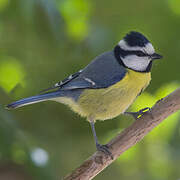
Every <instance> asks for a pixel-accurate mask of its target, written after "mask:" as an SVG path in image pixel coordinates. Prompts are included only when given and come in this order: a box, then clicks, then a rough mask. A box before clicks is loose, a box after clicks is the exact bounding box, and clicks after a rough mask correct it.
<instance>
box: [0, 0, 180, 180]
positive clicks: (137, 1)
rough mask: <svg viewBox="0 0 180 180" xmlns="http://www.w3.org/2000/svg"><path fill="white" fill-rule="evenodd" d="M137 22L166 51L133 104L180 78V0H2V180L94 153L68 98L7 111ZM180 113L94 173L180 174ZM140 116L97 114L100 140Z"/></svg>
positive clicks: (48, 172) (38, 175) (45, 173)
mask: <svg viewBox="0 0 180 180" xmlns="http://www.w3.org/2000/svg"><path fill="white" fill-rule="evenodd" d="M131 30H136V31H140V32H142V33H144V34H145V35H146V36H147V37H148V38H149V39H150V40H151V41H152V42H153V45H154V46H155V48H156V50H157V52H159V53H160V54H163V55H164V59H163V60H162V61H159V62H157V63H156V64H154V67H153V71H152V82H151V85H150V86H149V87H148V89H147V90H146V92H144V93H143V94H142V95H141V96H140V97H139V98H138V99H137V100H136V102H135V103H134V104H133V106H132V107H131V109H132V110H138V109H140V108H143V107H146V106H152V105H153V104H154V103H155V102H156V100H158V99H160V98H162V97H164V96H166V95H167V94H168V93H170V92H172V91H173V90H174V89H176V88H177V87H179V86H180V72H179V67H180V59H179V56H180V55H179V52H180V36H179V32H180V1H179V0H158V1H157V0H144V1H143V0H134V1H132V0H126V1H123V0H112V1H109V0H98V1H97V0H96V1H95V0H93V1H90V0H54V1H53V0H0V104H1V106H0V179H2V177H5V176H2V175H6V174H7V173H9V174H12V171H11V169H12V165H13V169H15V171H17V172H18V173H19V174H23V175H24V177H21V178H19V179H18V180H20V179H23V178H24V179H26V180H27V179H28V178H29V179H33V180H46V179H47V180H50V179H51V180H57V179H59V178H60V177H62V176H64V175H66V174H67V173H69V172H70V171H71V170H72V169H74V168H75V167H77V166H78V165H79V164H80V163H81V162H82V161H83V160H85V159H86V158H87V157H88V156H90V155H91V154H92V153H93V152H94V151H95V145H94V141H93V137H92V133H91V130H90V126H89V124H88V123H87V122H86V121H85V120H84V119H83V118H80V117H79V116H78V115H76V114H74V113H73V112H71V111H70V110H69V109H68V108H67V107H66V106H64V105H61V104H57V103H55V102H43V103H39V104H35V105H30V106H26V107H23V108H20V109H17V110H14V111H8V110H5V109H4V105H5V104H8V103H10V102H12V101H14V100H17V99H20V98H23V97H27V96H31V95H35V94H37V93H39V92H40V91H41V90H42V89H45V88H47V87H49V86H52V85H53V84H55V83H56V82H58V81H60V80H62V79H63V78H65V77H66V76H68V75H70V74H71V73H74V72H76V71H78V70H79V69H81V68H83V67H84V66H85V65H87V64H88V63H89V62H90V61H91V60H92V59H93V58H94V57H95V56H97V55H99V54H100V53H102V52H104V51H107V50H111V49H112V48H113V47H114V46H115V45H116V44H117V42H118V41H119V40H120V39H121V38H122V37H123V36H124V35H125V34H126V33H127V32H129V31H131ZM179 120H180V113H176V114H174V115H172V116H171V117H169V118H168V119H167V120H166V121H164V122H163V123H161V125H160V126H159V127H157V128H156V129H154V130H153V131H152V132H151V133H150V134H149V135H147V137H146V138H144V139H143V141H141V142H140V143H139V144H138V145H136V146H134V147H133V148H131V149H130V150H128V151H127V152H126V153H125V154H123V155H122V156H121V157H120V158H119V159H118V160H117V161H116V162H115V163H113V164H112V165H111V166H110V167H108V168H107V169H106V170H105V171H104V172H103V173H101V174H100V175H98V176H97V177H96V178H95V179H96V180H106V179H107V180H108V179H110V178H111V179H112V180H116V179H126V180H130V179H132V178H133V179H134V180H140V179H141V180H145V179H146V180H152V179H153V180H169V179H171V180H178V179H180V171H179V166H180V121H179ZM132 122H133V119H132V118H131V117H127V116H119V117H117V118H115V119H113V120H112V121H105V122H103V123H101V122H97V123H96V129H97V132H98V136H99V138H100V140H101V142H102V143H106V142H107V141H108V140H110V139H111V138H112V137H113V136H115V135H116V134H117V132H119V131H122V130H123V129H124V128H126V127H127V126H129V125H130V124H131V123H132ZM38 150H40V153H39V154H37V156H38V157H41V156H42V158H40V160H37V161H36V160H34V158H33V153H34V152H36V153H37V152H39V151H38ZM44 158H45V159H44ZM43 160H44V161H43ZM38 162H41V163H40V164H39V163H38ZM4 167H7V169H8V170H9V171H7V170H6V171H5V170H4ZM10 167H11V168H10ZM19 167H21V168H20V169H21V171H19V169H18V168H19ZM16 176H17V174H16V175H14V176H12V180H15V178H16ZM4 179H5V178H4ZM8 180H11V179H8Z"/></svg>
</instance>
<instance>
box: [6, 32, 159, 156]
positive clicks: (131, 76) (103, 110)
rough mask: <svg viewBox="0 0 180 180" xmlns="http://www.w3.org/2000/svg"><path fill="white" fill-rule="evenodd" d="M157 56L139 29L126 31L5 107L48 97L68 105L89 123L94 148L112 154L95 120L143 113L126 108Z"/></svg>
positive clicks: (145, 82)
mask: <svg viewBox="0 0 180 180" xmlns="http://www.w3.org/2000/svg"><path fill="white" fill-rule="evenodd" d="M161 58H162V56H161V55H159V54H157V53H156V52H155V49H154V47H153V45H152V44H151V42H150V41H149V40H148V39H147V38H146V37H145V36H144V35H143V34H142V33H140V32H136V31H130V32H129V33H127V34H126V35H125V36H124V37H123V38H122V40H120V41H119V42H118V43H117V44H116V45H115V47H114V48H113V49H112V50H110V51H107V52H104V53H102V54H101V55H99V56H97V57H96V58H95V59H94V60H92V61H91V62H90V63H89V64H88V65H87V66H86V67H85V68H83V69H81V70H79V71H78V72H76V73H74V74H72V75H70V76H69V77H67V78H66V79H64V80H62V81H60V82H58V83H56V84H55V85H54V86H52V87H50V88H48V89H45V90H43V91H42V92H41V93H39V94H38V95H36V96H32V97H28V98H24V99H21V100H18V101H16V102H13V103H11V104H8V105H7V106H6V107H7V108H8V109H14V108H18V107H22V106H25V105H29V104H33V103H38V102H42V101H48V100H51V101H56V102H59V103H62V104H65V105H68V106H69V107H70V108H71V109H72V110H73V111H74V112H76V113H78V114H79V115H81V116H82V117H86V119H87V121H88V122H89V123H90V125H91V129H92V133H93V136H94V140H95V145H96V148H97V150H98V151H102V152H104V153H105V154H107V155H110V156H111V157H112V153H111V152H110V150H109V147H108V145H103V144H100V143H99V141H98V138H97V135H96V130H95V122H96V121H97V120H101V121H104V120H107V119H113V118H114V117H116V116H118V115H120V114H126V113H127V114H131V115H133V116H134V115H137V114H138V115H139V113H143V110H146V109H147V108H144V109H143V110H140V111H139V112H126V110H127V109H128V108H129V106H130V105H131V104H132V103H133V102H134V100H135V99H136V98H137V97H138V96H139V95H140V94H141V93H142V92H143V91H144V90H145V88H146V87H147V86H148V85H149V83H150V81H151V69H152V65H153V63H154V60H156V59H161ZM136 117H137V116H136ZM112 158H113V157H112Z"/></svg>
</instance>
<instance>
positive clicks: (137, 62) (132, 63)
mask: <svg viewBox="0 0 180 180" xmlns="http://www.w3.org/2000/svg"><path fill="white" fill-rule="evenodd" d="M121 59H122V61H123V63H124V64H125V65H126V66H127V67H128V68H130V69H133V70H136V71H145V70H146V69H147V67H148V65H149V63H150V61H151V60H150V59H148V57H139V56H136V55H129V56H126V57H124V58H123V57H121Z"/></svg>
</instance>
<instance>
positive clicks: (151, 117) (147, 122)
mask: <svg viewBox="0 0 180 180" xmlns="http://www.w3.org/2000/svg"><path fill="white" fill-rule="evenodd" d="M178 110H180V88H179V89H177V90H175V91H174V92H172V93H171V94H169V95H168V96H167V97H165V98H163V99H161V100H159V101H157V102H156V104H155V105H154V106H153V107H152V109H151V112H148V113H145V114H144V115H143V116H142V117H141V118H139V119H138V120H137V121H135V122H134V123H133V124H132V125H131V126H130V127H128V128H127V129H125V130H124V131H123V132H122V133H120V134H118V135H117V136H116V137H115V138H113V139H112V140H111V141H110V142H109V143H108V146H109V147H110V150H111V152H112V155H113V157H114V159H113V160H112V159H111V158H110V157H109V156H108V157H107V156H106V155H105V154H104V153H102V152H95V153H94V154H93V155H92V156H91V157H89V158H88V159H87V160H86V161H85V162H83V164H82V165H81V166H80V167H78V168H77V169H75V170H74V171H73V172H72V173H71V174H70V175H67V176H66V177H65V178H64V180H89V179H93V178H94V177H95V176H96V175H97V174H99V173H100V172H101V171H102V170H103V169H105V168H106V167H107V166H108V165H110V164H111V163H112V162H113V161H115V160H116V159H117V158H118V157H119V156H120V155H121V154H122V153H123V152H125V151H126V150H127V149H129V148H130V147H132V146H133V145H135V144H136V143H137V142H139V141H140V140H141V139H143V137H144V136H145V135H146V134H147V133H149V132H150V131H151V130H152V129H153V128H154V127H156V126H157V125H158V124H160V123H161V122H162V121H163V120H164V119H166V118H167V117H168V116H169V115H171V114H173V113H174V112H176V111H178Z"/></svg>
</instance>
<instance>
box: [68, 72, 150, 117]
mask: <svg viewBox="0 0 180 180" xmlns="http://www.w3.org/2000/svg"><path fill="white" fill-rule="evenodd" d="M150 80H151V73H140V72H135V71H133V70H128V72H127V73H126V76H125V77H124V78H123V79H122V80H121V81H120V82H118V83H116V84H115V85H113V86H111V87H108V88H104V89H87V90H84V92H83V93H82V94H81V96H80V98H79V100H78V103H77V104H74V105H73V106H71V107H72V109H73V110H74V111H76V112H78V113H79V114H80V115H82V116H86V117H89V116H91V117H93V118H94V119H95V120H97V119H98V120H105V119H110V118H113V117H116V116H118V115H119V114H121V113H123V112H124V111H126V109H127V108H128V107H129V106H130V105H131V104H132V103H133V101H134V100H135V98H136V97H137V96H138V94H139V93H140V92H141V91H143V90H144V89H145V88H146V87H147V86H148V84H149V82H150Z"/></svg>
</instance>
